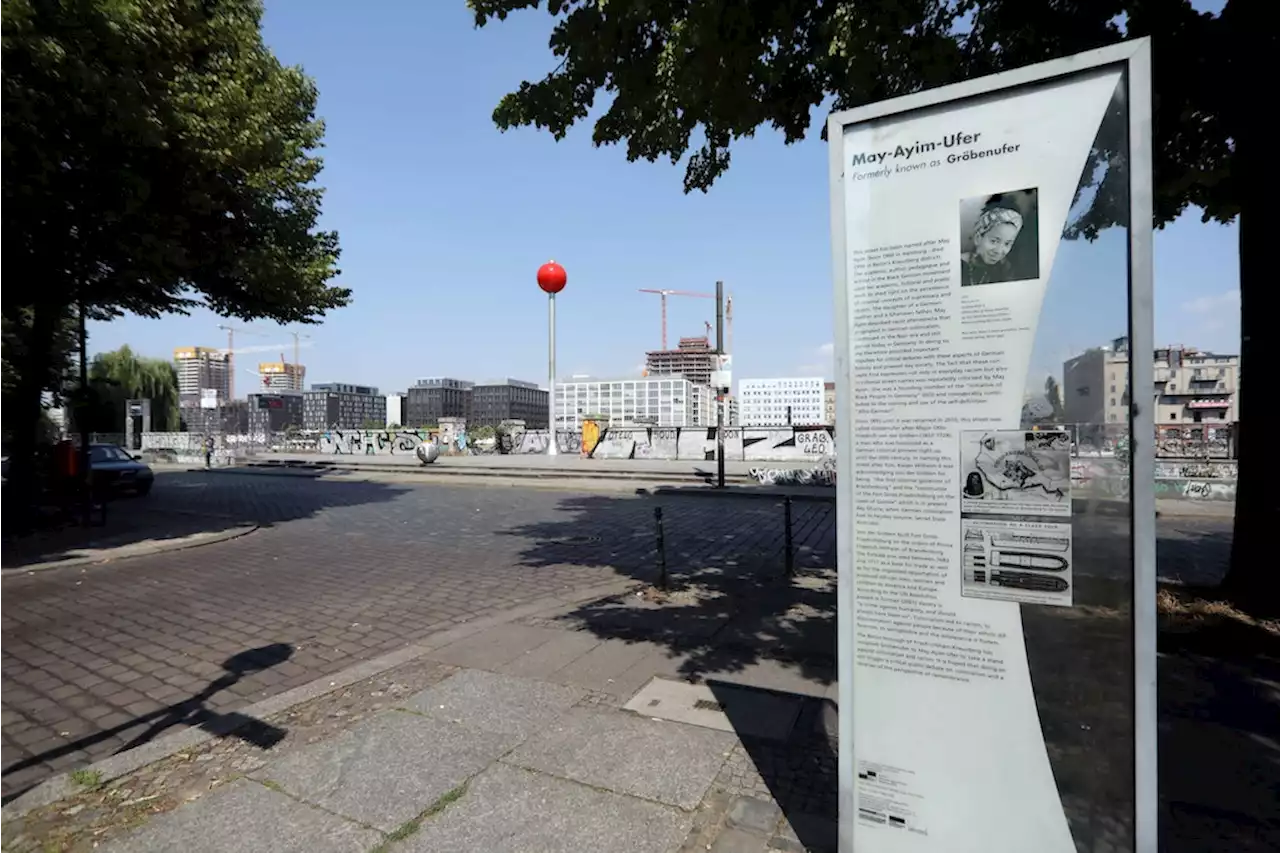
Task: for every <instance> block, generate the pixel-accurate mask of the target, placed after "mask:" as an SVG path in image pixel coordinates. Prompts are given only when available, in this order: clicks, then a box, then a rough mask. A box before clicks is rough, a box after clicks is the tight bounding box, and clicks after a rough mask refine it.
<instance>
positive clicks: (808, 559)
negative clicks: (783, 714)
mask: <svg viewBox="0 0 1280 853" xmlns="http://www.w3.org/2000/svg"><path fill="white" fill-rule="evenodd" d="M560 507H561V508H562V509H567V510H571V511H573V512H575V513H576V517H575V518H574V519H573V520H572V521H570V522H553V523H539V524H532V525H527V526H523V527H518V528H514V529H509V530H507V531H505V533H506V534H508V535H512V536H518V537H521V538H524V539H527V540H530V541H531V544H529V545H528V546H527V547H526V548H525V549H524V550H523V553H522V563H523V564H524V565H526V566H529V567H531V568H534V569H536V568H538V567H544V566H554V565H561V564H565V563H573V564H577V565H590V566H602V567H607V568H610V569H613V570H614V571H616V572H618V573H619V574H621V575H623V576H625V577H629V578H632V579H635V580H638V581H644V582H646V583H647V584H649V585H650V586H649V587H647V588H645V589H644V590H642V592H641V594H639V595H637V594H635V593H631V594H627V595H619V596H613V597H609V598H605V599H600V600H597V601H592V602H588V603H587V604H584V605H581V606H577V607H573V608H571V609H568V610H566V611H564V612H563V613H561V614H559V615H558V616H556V617H555V619H554V621H555V622H557V623H558V624H560V625H561V626H563V627H566V628H569V629H574V630H581V631H587V632H590V633H592V634H594V635H596V636H598V637H601V638H604V639H620V640H625V641H627V642H648V643H654V644H657V645H659V646H661V647H664V648H665V649H666V650H667V652H668V654H669V655H670V656H671V657H672V658H676V659H679V661H680V662H679V665H678V673H679V674H680V675H681V676H682V677H685V678H688V679H690V680H697V679H703V678H706V677H708V676H710V675H721V676H723V675H726V674H731V673H743V672H746V671H747V670H749V669H751V668H753V667H754V666H755V665H757V664H761V663H763V662H767V663H769V664H772V665H774V666H775V667H776V668H781V669H785V670H790V671H792V672H794V673H795V674H796V675H798V676H799V677H800V678H802V679H805V680H809V681H812V682H813V683H814V684H815V685H816V686H815V689H816V690H817V691H818V692H821V690H822V685H827V684H830V683H832V682H833V681H834V677H835V606H834V604H835V574H834V570H835V531H834V521H835V505H834V504H833V503H831V502H828V501H794V502H793V503H792V510H791V521H792V543H791V547H792V554H793V575H791V576H789V575H788V574H787V571H786V565H787V561H786V557H785V549H786V535H785V532H784V529H785V524H784V520H785V509H784V504H783V502H782V501H781V500H772V499H768V500H766V499H760V498H740V499H733V500H708V499H707V498H702V497H677V496H661V497H655V496H651V495H648V494H644V495H638V496H636V497H626V498H620V497H606V496H597V497H578V496H575V497H570V498H565V499H562V500H561V501H560ZM655 508H661V509H662V522H661V527H662V539H663V548H662V552H661V555H662V558H661V560H660V556H659V549H658V522H657V520H656V519H655V516H654V509H655ZM663 561H665V568H666V573H667V578H668V582H667V588H666V589H665V590H664V589H663V588H662V562H663Z"/></svg>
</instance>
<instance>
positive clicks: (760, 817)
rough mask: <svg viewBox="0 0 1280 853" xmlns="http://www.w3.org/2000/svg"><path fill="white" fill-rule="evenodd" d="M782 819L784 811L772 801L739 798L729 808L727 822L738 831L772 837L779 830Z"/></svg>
mask: <svg viewBox="0 0 1280 853" xmlns="http://www.w3.org/2000/svg"><path fill="white" fill-rule="evenodd" d="M781 817H782V809H780V808H778V805H777V803H774V802H772V801H771V800H760V799H756V798H755V797H738V798H737V799H736V800H734V801H733V805H731V806H730V807H729V816H728V818H727V820H728V822H729V825H730V826H736V827H737V828H738V829H745V830H747V831H749V832H760V833H765V834H770V835H771V834H773V832H774V830H776V829H777V828H778V819H779V818H781Z"/></svg>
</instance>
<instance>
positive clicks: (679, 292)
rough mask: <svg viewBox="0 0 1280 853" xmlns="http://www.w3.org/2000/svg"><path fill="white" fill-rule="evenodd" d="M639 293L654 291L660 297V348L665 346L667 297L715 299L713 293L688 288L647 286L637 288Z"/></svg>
mask: <svg viewBox="0 0 1280 853" xmlns="http://www.w3.org/2000/svg"><path fill="white" fill-rule="evenodd" d="M638 289H639V291H640V292H641V293H656V294H658V295H659V296H661V297H662V348H663V349H664V350H665V349H666V348H667V297H668V296H691V297H694V298H695V299H715V298H716V295H715V294H714V293H693V292H692V291H688V290H653V289H650V288H647V287H641V288H638Z"/></svg>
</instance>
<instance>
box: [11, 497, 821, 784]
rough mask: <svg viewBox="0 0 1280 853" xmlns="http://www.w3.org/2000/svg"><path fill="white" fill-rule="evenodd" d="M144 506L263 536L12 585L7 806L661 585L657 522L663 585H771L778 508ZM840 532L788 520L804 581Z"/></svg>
mask: <svg viewBox="0 0 1280 853" xmlns="http://www.w3.org/2000/svg"><path fill="white" fill-rule="evenodd" d="M149 500H151V501H156V502H163V506H165V507H166V508H173V509H185V510H193V511H194V510H198V511H205V512H209V513H212V514H217V515H218V516H221V517H223V519H224V522H225V518H226V517H230V518H233V519H243V520H250V521H254V522H258V523H262V524H264V525H266V526H265V527H264V528H263V529H262V530H260V531H258V532H257V533H255V534H253V535H251V536H248V537H244V538H241V539H237V540H234V541H231V542H227V543H223V544H219V545H213V546H209V547H207V548H200V549H193V550H190V551H180V552H174V553H172V554H165V555H157V556H154V557H139V558H135V559H129V560H124V561H121V562H119V563H117V564H105V565H98V566H92V567H85V568H68V569H64V570H54V571H48V572H41V573H36V574H32V575H17V576H12V577H6V578H5V580H4V596H5V605H6V606H5V608H4V612H3V654H2V659H3V664H2V668H3V679H4V690H3V700H2V703H0V704H2V705H3V738H2V739H3V766H4V771H3V792H4V795H5V797H6V798H7V797H10V796H13V795H15V794H16V793H19V792H21V791H22V790H25V789H27V788H29V787H30V786H32V785H34V784H36V783H38V782H39V781H40V780H41V779H43V778H46V777H47V776H48V775H50V774H51V773H53V772H57V771H61V770H66V769H69V768H72V767H75V766H79V765H83V764H85V763H88V762H91V761H95V760H98V759H101V758H104V757H106V756H108V755H110V754H112V753H115V752H117V751H120V750H122V749H125V748H128V747H130V746H133V745H137V744H138V743H141V742H144V741H145V740H148V739H150V738H153V737H155V736H157V735H158V734H161V733H163V732H165V731H166V730H171V729H173V728H175V727H179V726H184V725H190V724H197V723H201V722H205V723H207V722H209V721H210V720H216V718H217V716H218V715H222V714H226V713H228V712H230V711H233V710H234V709H236V708H238V707H243V706H245V705H247V704H250V703H252V702H255V701H258V700H260V699H262V698H265V697H266V696H268V695H272V694H275V693H279V692H281V691H284V690H286V689H289V688H292V687H296V686H298V685H301V684H305V683H307V682H309V681H312V680H314V679H316V678H318V677H321V676H323V675H326V674H328V673H333V672H337V671H339V670H341V669H343V668H345V667H347V666H350V665H352V664H355V663H358V662H360V661H363V660H367V659H369V658H372V657H375V656H377V655H379V654H382V653H385V652H387V651H390V650H393V649H395V648H399V647H401V646H403V645H405V644H407V643H410V642H414V641H416V640H419V639H421V638H423V637H425V636H427V635H428V634H430V633H432V632H434V631H436V630H440V629H443V628H446V627H448V626H450V625H451V624H454V623H457V622H462V621H467V620H470V619H474V618H476V617H478V616H481V615H484V614H488V613H493V612H496V611H499V610H503V609H506V608H508V607H511V606H514V605H516V604H518V603H520V602H522V601H528V600H530V599H533V598H537V597H540V596H544V595H548V594H555V593H557V592H562V591H567V590H570V589H574V588H578V587H581V586H585V585H588V584H593V583H599V582H602V581H607V580H610V579H612V578H616V577H636V578H642V579H648V578H652V577H653V576H654V574H653V573H654V571H655V568H654V566H655V556H654V555H655V551H654V540H655V536H654V518H653V509H654V507H655V506H661V507H663V509H664V514H665V518H664V526H665V538H666V553H667V559H668V563H669V566H670V569H671V571H672V572H673V573H674V574H677V575H678V574H679V573H680V572H681V571H682V570H688V569H691V568H694V567H697V566H702V565H707V564H715V565H718V566H721V567H724V568H725V569H726V571H728V570H732V571H737V572H742V573H750V572H753V571H780V570H781V566H782V557H781V551H782V547H783V533H782V526H783V525H782V508H781V506H780V505H778V504H776V503H774V502H772V501H766V500H743V499H723V500H721V499H709V498H706V497H696V498H688V497H686V498H676V497H670V498H667V497H664V498H661V499H654V498H640V497H617V496H613V495H608V496H605V495H577V494H568V493H556V492H548V491H535V490H527V489H520V488H511V487H498V488H488V489H480V488H467V487H440V486H429V487H424V486H399V485H393V484H384V483H376V482H342V481H334V480H332V479H327V480H310V479H305V478H297V477H278V478H277V477H263V476H236V475H228V474H201V473H183V474H165V475H161V477H160V478H159V480H158V482H157V486H156V488H155V491H154V492H153V494H152V496H151V497H150V498H149ZM833 519H834V507H833V505H831V504H825V503H797V504H796V506H795V509H794V521H793V529H794V532H795V547H796V549H797V553H798V555H799V560H800V562H801V564H805V563H808V564H817V563H826V564H828V565H833V564H834V550H833V549H834V532H833ZM254 650H260V651H258V652H255V651H254ZM281 650H283V652H282V651H281ZM235 656H239V657H235ZM229 661H230V662H229ZM228 662H229V663H228ZM224 664H228V665H227V666H224Z"/></svg>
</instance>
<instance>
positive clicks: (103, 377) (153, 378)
mask: <svg viewBox="0 0 1280 853" xmlns="http://www.w3.org/2000/svg"><path fill="white" fill-rule="evenodd" d="M89 390H90V395H89V400H88V401H87V402H88V406H87V407H86V410H85V413H84V416H85V417H87V418H88V419H89V424H88V426H89V431H91V432H108V433H122V432H124V431H125V428H124V423H125V402H126V401H127V400H143V399H145V400H150V401H151V429H152V430H154V431H156V432H165V431H172V430H176V429H177V428H178V425H179V414H178V374H177V371H176V370H175V369H174V367H173V364H172V363H170V362H168V361H165V360H164V359H162V358H147V357H145V356H140V355H138V354H137V353H135V352H134V351H133V350H131V349H130V348H129V347H127V346H123V347H121V348H120V349H118V350H113V351H112V352H105V353H99V354H98V355H96V356H94V358H93V361H92V362H91V363H90V365H89Z"/></svg>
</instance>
